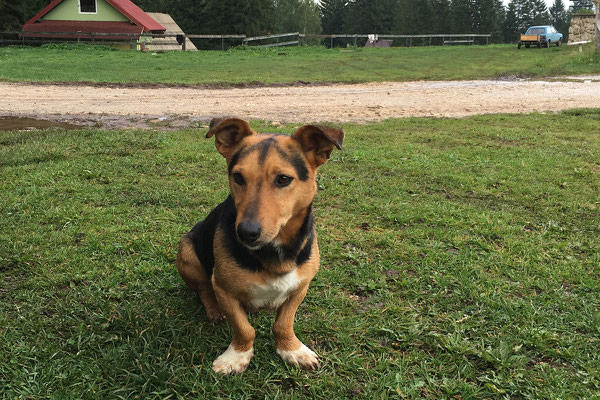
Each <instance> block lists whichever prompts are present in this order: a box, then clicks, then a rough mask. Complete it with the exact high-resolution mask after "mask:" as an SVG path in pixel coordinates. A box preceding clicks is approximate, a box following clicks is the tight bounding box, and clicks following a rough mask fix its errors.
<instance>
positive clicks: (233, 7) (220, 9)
mask: <svg viewBox="0 0 600 400" xmlns="http://www.w3.org/2000/svg"><path fill="white" fill-rule="evenodd" d="M274 13H275V4H274V3H273V1H272V0H207V2H206V7H205V8H204V10H203V18H204V23H203V28H204V29H203V31H204V32H210V33H216V34H245V35H246V36H256V35H263V34H267V33H270V32H272V31H273V28H274Z"/></svg>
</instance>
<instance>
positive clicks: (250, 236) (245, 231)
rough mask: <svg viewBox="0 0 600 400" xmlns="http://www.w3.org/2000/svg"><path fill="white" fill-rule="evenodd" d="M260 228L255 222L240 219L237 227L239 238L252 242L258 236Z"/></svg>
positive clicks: (247, 242) (245, 241) (248, 242)
mask: <svg viewBox="0 0 600 400" xmlns="http://www.w3.org/2000/svg"><path fill="white" fill-rule="evenodd" d="M260 232H261V228H260V225H259V224H257V223H256V222H250V221H242V222H240V223H239V225H238V228H237V234H238V237H239V238H240V240H242V241H243V242H244V243H246V244H252V243H254V242H256V240H257V239H258V238H259V237H260Z"/></svg>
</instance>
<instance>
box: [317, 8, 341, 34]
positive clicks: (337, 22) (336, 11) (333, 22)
mask: <svg viewBox="0 0 600 400" xmlns="http://www.w3.org/2000/svg"><path fill="white" fill-rule="evenodd" d="M347 10H348V1H347V0H321V2H320V4H319V11H320V12H321V26H322V27H323V32H324V33H328V34H331V33H342V32H344V19H345V18H346V11H347Z"/></svg>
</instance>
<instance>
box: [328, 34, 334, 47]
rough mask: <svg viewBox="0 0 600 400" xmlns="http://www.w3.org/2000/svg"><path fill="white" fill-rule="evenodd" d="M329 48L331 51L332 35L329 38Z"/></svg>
mask: <svg viewBox="0 0 600 400" xmlns="http://www.w3.org/2000/svg"><path fill="white" fill-rule="evenodd" d="M329 48H330V49H333V35H331V37H330V39H329Z"/></svg>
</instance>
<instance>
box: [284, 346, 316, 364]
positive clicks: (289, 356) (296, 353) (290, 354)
mask: <svg viewBox="0 0 600 400" xmlns="http://www.w3.org/2000/svg"><path fill="white" fill-rule="evenodd" d="M277 354H279V356H280V357H281V358H283V361H285V362H287V363H290V364H295V365H298V366H299V367H300V368H303V369H315V368H317V367H318V366H319V357H318V356H317V355H316V354H315V352H314V351H312V350H311V349H309V348H308V347H306V345H304V344H302V345H301V346H300V347H299V348H298V349H297V350H280V349H277Z"/></svg>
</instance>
